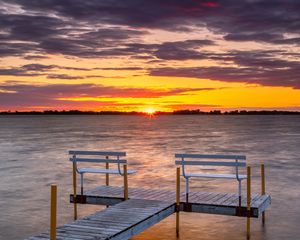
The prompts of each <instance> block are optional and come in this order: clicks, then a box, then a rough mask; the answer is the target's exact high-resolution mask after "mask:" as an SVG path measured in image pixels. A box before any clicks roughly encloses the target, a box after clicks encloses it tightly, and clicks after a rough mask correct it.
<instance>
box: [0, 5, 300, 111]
mask: <svg viewBox="0 0 300 240" xmlns="http://www.w3.org/2000/svg"><path fill="white" fill-rule="evenodd" d="M299 13H300V1H299V0H285V1H282V0H280V1H278V0H272V1H271V0H264V1H260V0H245V1H232V0H224V1H202V0H200V1H199V0H149V1H148V0H147V1H141V0H123V1H120V0H103V1H99V0H89V1H84V0H72V1H71V0H30V1H27V0H0V111H8V110H10V111H43V110H71V109H73V110H74V109H77V110H83V111H87V110H93V111H174V110H180V109H200V110H202V111H210V110H215V109H220V110H222V111H227V110H233V109H239V110H242V109H245V110H261V109H266V110H274V109H277V110H296V111H300V14H299Z"/></svg>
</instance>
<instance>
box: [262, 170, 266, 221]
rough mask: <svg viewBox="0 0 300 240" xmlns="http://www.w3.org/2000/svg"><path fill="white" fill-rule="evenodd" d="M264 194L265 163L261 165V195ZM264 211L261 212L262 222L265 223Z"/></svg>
mask: <svg viewBox="0 0 300 240" xmlns="http://www.w3.org/2000/svg"><path fill="white" fill-rule="evenodd" d="M265 194H266V186H265V165H264V164H262V165H261V195H265ZM265 218H266V216H265V212H263V213H262V224H263V225H264V224H265Z"/></svg>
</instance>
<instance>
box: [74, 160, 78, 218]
mask: <svg viewBox="0 0 300 240" xmlns="http://www.w3.org/2000/svg"><path fill="white" fill-rule="evenodd" d="M73 192H74V194H73V196H74V197H73V198H74V199H73V203H74V220H76V219H77V203H76V200H77V196H76V162H75V161H73Z"/></svg>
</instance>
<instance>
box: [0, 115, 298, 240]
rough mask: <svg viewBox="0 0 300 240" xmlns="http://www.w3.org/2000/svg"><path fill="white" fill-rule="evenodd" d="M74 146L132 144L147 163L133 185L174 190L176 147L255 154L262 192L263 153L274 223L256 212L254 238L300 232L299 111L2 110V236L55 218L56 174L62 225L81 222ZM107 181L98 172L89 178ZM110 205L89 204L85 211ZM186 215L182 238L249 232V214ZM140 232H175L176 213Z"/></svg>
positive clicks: (213, 183) (217, 186)
mask: <svg viewBox="0 0 300 240" xmlns="http://www.w3.org/2000/svg"><path fill="white" fill-rule="evenodd" d="M70 149H73V150H78V149H81V150H112V151H126V152H127V155H128V157H127V160H128V161H129V168H130V169H136V170H138V174H136V175H134V176H130V178H129V186H132V187H147V188H152V187H153V188H166V189H174V187H175V166H174V153H187V152H189V153H222V154H231V153H233V154H240V153H241V154H246V155H247V162H248V163H249V164H250V165H251V166H252V173H253V184H252V185H253V192H258V193H259V192H260V181H259V180H260V179H259V177H260V175H259V174H260V164H261V163H263V162H264V163H265V165H266V184H267V186H266V189H267V192H268V193H270V194H271V196H272V205H271V208H270V209H269V210H268V211H267V214H266V225H265V227H262V225H261V221H260V219H252V221H251V223H252V230H251V234H252V239H256V240H261V239H269V240H274V239H299V236H300V226H299V223H300V201H299V199H300V185H299V184H300V117H299V116H157V117H154V118H149V117H145V116H0V239H23V238H25V237H28V236H30V235H33V234H37V233H40V232H43V231H45V230H46V229H47V228H48V227H49V192H50V185H51V184H52V183H56V184H57V185H58V224H59V225H61V224H64V223H67V222H70V221H72V218H73V216H72V214H73V211H72V205H71V204H70V203H68V199H69V193H71V192H72V166H71V162H70V161H68V154H67V152H68V150H70ZM104 181H105V180H104V179H103V176H94V175H90V177H88V178H87V181H86V184H85V186H86V187H94V186H97V185H101V184H103V183H104ZM182 182H183V181H182ZM111 183H112V185H121V184H122V178H120V177H111ZM244 185H245V183H244ZM191 189H192V190H194V191H201V190H204V191H216V192H217V191H221V192H227V191H232V192H235V191H236V183H235V181H224V180H221V181H220V180H219V181H218V180H209V181H207V180H203V179H201V180H192V181H191ZM243 190H244V191H245V186H244V188H243ZM102 208H103V207H101V206H91V205H84V206H80V207H79V216H85V215H87V214H90V213H92V212H93V211H95V210H97V209H102ZM181 216H182V217H181V230H180V231H181V235H180V239H203V240H215V239H230V240H236V239H244V238H245V224H246V220H245V218H238V217H230V216H219V215H208V214H195V213H182V214H181ZM134 239H140V240H142V239H161V240H163V239H176V236H175V217H174V216H170V217H169V218H167V219H165V220H164V221H162V222H160V223H159V224H157V225H155V226H154V227H152V228H150V229H148V230H146V231H145V232H143V233H141V234H140V235H138V236H136V237H134Z"/></svg>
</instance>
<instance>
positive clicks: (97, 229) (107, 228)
mask: <svg viewBox="0 0 300 240" xmlns="http://www.w3.org/2000/svg"><path fill="white" fill-rule="evenodd" d="M77 197H78V198H77V199H79V200H82V199H84V203H86V204H102V205H110V206H111V207H109V208H107V209H105V210H102V211H98V212H96V213H94V214H92V215H89V216H87V217H84V218H81V219H78V220H76V221H74V222H72V223H69V224H66V225H64V226H61V227H58V228H57V229H56V239H57V240H71V239H72V240H104V239H112V240H121V239H129V238H131V237H133V236H134V235H136V234H138V233H140V232H142V231H144V230H145V229H147V228H149V227H151V226H152V225H154V224H156V223H158V222H159V221H161V220H163V219H164V218H166V217H168V216H170V215H171V214H173V213H175V211H176V209H175V197H176V196H175V192H174V191H171V190H164V189H141V188H130V189H129V198H130V199H129V200H126V201H124V195H123V188H122V187H113V186H100V187H97V188H94V189H91V190H87V191H85V192H84V196H77ZM73 200H74V199H73V195H70V201H71V202H73ZM185 201H186V199H185V194H184V193H182V194H181V195H180V210H181V211H187V212H198V213H211V214H222V215H231V216H242V217H245V216H246V197H245V196H243V197H242V205H241V211H237V209H238V207H239V206H238V195H237V194H234V193H209V192H190V193H189V202H188V203H186V202H185ZM270 202H271V198H270V196H269V195H259V194H253V195H252V198H251V217H258V216H259V215H260V214H261V213H262V212H263V211H265V210H266V209H267V207H268V206H269V205H270ZM45 239H50V236H49V232H46V233H42V234H39V235H37V236H34V237H30V238H28V240H45Z"/></svg>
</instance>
